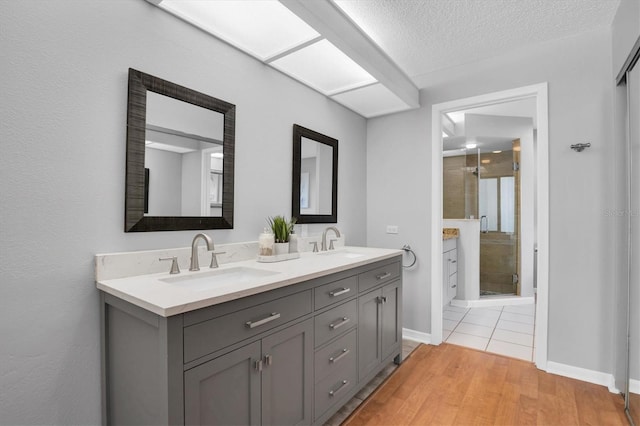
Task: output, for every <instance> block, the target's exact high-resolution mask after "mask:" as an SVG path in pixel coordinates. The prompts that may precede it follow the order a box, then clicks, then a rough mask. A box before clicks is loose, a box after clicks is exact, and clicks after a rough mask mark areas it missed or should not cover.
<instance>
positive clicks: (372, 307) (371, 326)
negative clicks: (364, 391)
mask: <svg viewBox="0 0 640 426" xmlns="http://www.w3.org/2000/svg"><path fill="white" fill-rule="evenodd" d="M399 277H400V264H399V263H393V264H388V265H384V266H382V267H379V268H376V269H374V270H371V271H368V272H365V273H363V274H360V275H359V277H358V279H359V282H358V289H359V291H360V292H364V293H361V294H360V297H359V298H358V380H359V381H366V380H368V379H369V378H370V376H372V375H373V374H374V372H375V373H377V372H378V371H379V368H378V367H380V365H381V364H386V363H388V362H389V361H390V359H389V358H390V357H392V356H393V355H394V354H397V353H398V352H399V350H400V348H401V346H402V326H401V323H402V310H401V306H402V305H401V304H402V286H401V281H400V280H399ZM372 288H374V290H371V291H369V290H370V289H372ZM396 362H399V357H398V358H397V359H396Z"/></svg>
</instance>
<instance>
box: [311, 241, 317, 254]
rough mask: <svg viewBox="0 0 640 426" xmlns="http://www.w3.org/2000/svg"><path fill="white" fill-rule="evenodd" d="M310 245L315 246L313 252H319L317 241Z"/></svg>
mask: <svg viewBox="0 0 640 426" xmlns="http://www.w3.org/2000/svg"><path fill="white" fill-rule="evenodd" d="M309 244H313V252H314V253H317V252H318V242H317V241H309Z"/></svg>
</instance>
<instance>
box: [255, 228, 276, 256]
mask: <svg viewBox="0 0 640 426" xmlns="http://www.w3.org/2000/svg"><path fill="white" fill-rule="evenodd" d="M275 242H276V240H275V237H274V235H273V233H272V232H271V231H270V230H269V228H264V230H263V231H262V233H261V234H260V236H259V237H258V249H259V251H260V256H272V255H273V244H274V243H275Z"/></svg>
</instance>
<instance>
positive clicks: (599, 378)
mask: <svg viewBox="0 0 640 426" xmlns="http://www.w3.org/2000/svg"><path fill="white" fill-rule="evenodd" d="M547 373H551V374H557V375H558V376H563V377H569V378H571V379H576V380H581V381H583V382H587V383H593V384H596V385H600V386H606V387H607V388H608V389H609V392H611V393H620V390H619V389H617V388H616V385H615V380H614V378H613V374H609V373H603V372H601V371H595V370H588V369H586V368H580V367H574V366H573V365H567V364H560V363H559V362H553V361H547Z"/></svg>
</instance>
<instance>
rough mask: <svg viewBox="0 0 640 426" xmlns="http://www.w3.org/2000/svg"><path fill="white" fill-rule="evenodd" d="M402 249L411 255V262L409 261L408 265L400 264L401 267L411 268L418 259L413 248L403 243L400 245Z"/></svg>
mask: <svg viewBox="0 0 640 426" xmlns="http://www.w3.org/2000/svg"><path fill="white" fill-rule="evenodd" d="M402 250H404V251H405V252H407V253H410V254H412V255H413V262H411V264H410V265H404V264H403V265H402V267H403V268H411V267H412V266H413V265H415V264H416V262H417V261H418V257H417V256H416V254H415V253H414V252H413V250H411V246H410V245H409V244H405V245H404V246H402Z"/></svg>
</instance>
